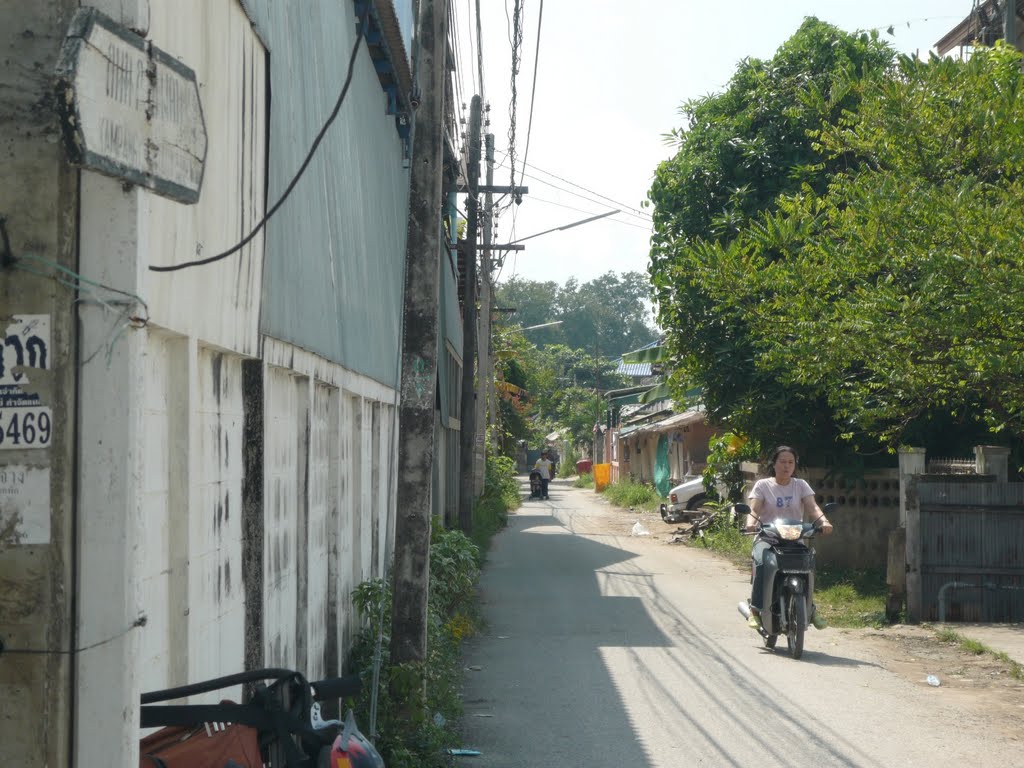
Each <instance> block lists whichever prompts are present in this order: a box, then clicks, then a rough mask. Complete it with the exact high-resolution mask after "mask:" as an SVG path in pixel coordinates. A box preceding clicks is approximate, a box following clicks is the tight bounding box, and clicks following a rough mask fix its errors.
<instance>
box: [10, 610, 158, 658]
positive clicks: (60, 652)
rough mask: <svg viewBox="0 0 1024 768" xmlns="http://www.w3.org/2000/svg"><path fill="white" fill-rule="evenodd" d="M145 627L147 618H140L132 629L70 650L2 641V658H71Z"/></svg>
mask: <svg viewBox="0 0 1024 768" xmlns="http://www.w3.org/2000/svg"><path fill="white" fill-rule="evenodd" d="M144 626H146V617H145V616H140V617H139V618H137V619H136V620H135V621H134V622H133V623H132V625H131V626H130V627H128V628H127V629H125V630H124V631H122V632H118V633H117V634H116V635H113V636H111V637H108V638H106V639H105V640H99V641H97V642H95V643H92V644H91V645H86V646H84V647H82V648H70V649H68V650H64V649H63V648H56V649H54V648H8V647H7V646H6V645H4V641H3V640H0V656H2V655H3V654H5V653H17V654H22V655H29V656H70V655H71V654H75V653H82V652H83V651H91V650H92V649H93V648H99V647H100V646H101V645H106V644H107V643H112V642H114V641H115V640H117V639H118V638H121V637H124V636H125V635H127V634H128V633H129V632H131V631H132V630H133V629H137V628H138V627H144Z"/></svg>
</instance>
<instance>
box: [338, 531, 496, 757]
mask: <svg viewBox="0 0 1024 768" xmlns="http://www.w3.org/2000/svg"><path fill="white" fill-rule="evenodd" d="M478 561H479V552H478V548H477V546H476V545H475V544H474V543H473V542H472V541H470V540H469V538H467V537H466V535H465V534H463V533H462V532H461V531H458V530H445V529H444V528H442V527H441V526H440V525H439V524H436V521H435V525H434V527H433V529H432V532H431V543H430V584H429V586H428V590H429V597H428V600H427V657H426V659H425V660H424V661H423V662H422V663H413V664H398V665H391V664H389V663H388V661H387V660H388V659H389V658H390V646H391V604H392V592H391V584H390V583H389V582H385V581H384V580H382V579H373V580H370V581H364V582H363V583H361V584H360V585H359V586H357V587H356V588H355V590H354V591H353V593H352V598H353V602H354V604H355V607H356V610H357V611H358V612H359V615H360V617H361V618H362V619H363V621H364V622H365V623H366V625H365V626H364V628H363V630H362V631H361V632H360V634H359V636H358V638H357V640H356V643H355V646H354V648H353V650H352V654H351V666H352V667H353V668H354V669H355V670H357V671H358V672H359V674H360V675H361V677H362V678H363V683H364V685H363V690H362V692H361V694H360V696H359V698H358V700H357V702H356V706H355V707H354V709H355V711H356V713H357V719H358V720H359V722H360V723H361V724H362V725H363V727H364V728H366V729H369V725H370V707H371V702H372V694H373V666H374V658H375V657H376V655H377V653H378V652H379V654H380V660H381V661H380V664H381V668H380V679H379V681H378V685H377V731H378V733H377V734H372V735H373V736H374V738H375V746H376V747H377V749H378V750H379V751H380V753H381V755H382V756H383V757H384V760H385V763H386V764H387V765H388V766H389V768H391V767H392V766H393V767H394V768H444V767H445V766H448V765H449V764H450V759H449V757H448V755H447V754H446V752H445V750H446V748H447V747H450V746H451V745H452V744H455V743H457V739H458V737H457V735H456V734H455V733H454V732H453V730H452V727H451V725H452V724H454V723H455V722H456V721H457V718H458V717H459V716H460V715H461V714H462V702H461V698H460V696H459V689H460V686H461V682H462V667H461V665H460V663H459V651H460V645H461V642H462V640H464V639H465V638H466V637H468V636H470V635H472V634H473V633H474V632H475V631H476V629H477V627H478V626H479V617H478V616H477V614H476V609H475V606H476V599H475V598H476V594H475V590H476V583H477V580H478V578H479V573H480V571H479V565H478ZM396 692H397V696H396Z"/></svg>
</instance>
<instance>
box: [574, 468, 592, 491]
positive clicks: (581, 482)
mask: <svg viewBox="0 0 1024 768" xmlns="http://www.w3.org/2000/svg"><path fill="white" fill-rule="evenodd" d="M573 486H575V487H576V488H593V487H594V474H593V473H592V472H584V473H583V474H582V475H578V476H577V477H576V479H575V480H574V481H573Z"/></svg>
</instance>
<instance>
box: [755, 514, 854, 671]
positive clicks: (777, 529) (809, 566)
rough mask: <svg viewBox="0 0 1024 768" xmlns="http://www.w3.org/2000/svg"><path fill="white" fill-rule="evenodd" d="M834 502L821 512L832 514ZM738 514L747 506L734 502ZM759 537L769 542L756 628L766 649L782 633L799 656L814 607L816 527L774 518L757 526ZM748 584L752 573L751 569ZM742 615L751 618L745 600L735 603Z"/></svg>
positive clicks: (800, 521)
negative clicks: (760, 608) (759, 621)
mask: <svg viewBox="0 0 1024 768" xmlns="http://www.w3.org/2000/svg"><path fill="white" fill-rule="evenodd" d="M837 506H838V505H837V504H834V503H832V504H826V505H825V508H824V510H823V511H824V512H825V514H826V515H828V516H829V517H831V515H832V513H833V512H834V511H835V509H836V508H837ZM735 508H736V514H737V515H749V514H750V507H749V506H748V505H746V504H736V505H735ZM757 532H759V533H760V534H761V537H762V538H763V539H765V540H767V541H768V543H769V548H768V549H767V550H766V551H765V553H764V566H763V567H764V594H763V596H762V600H761V605H763V606H764V608H763V609H762V610H761V627H760V629H759V630H758V631H759V632H760V633H761V637H762V639H763V640H764V645H765V647H766V648H774V647H775V643H776V641H777V640H778V638H779V635H780V634H785V636H786V643H787V645H788V646H789V653H790V655H791V656H792V657H793V658H794V659H799V658H800V657H801V656H802V655H803V652H804V632H805V630H806V629H807V626H808V624H809V623H810V620H811V611H812V610H813V609H814V606H813V599H814V594H813V592H814V548H813V547H812V546H811V545H810V540H811V539H813V538H814V537H815V536H816V535H817V533H818V529H817V528H816V527H815V526H814V525H813V524H812V523H805V522H804V521H803V520H802V519H800V520H775V521H773V522H770V523H762V524H760V525H759V526H758V530H757ZM750 578H751V583H753V578H754V572H753V568H751V572H750ZM737 608H738V609H739V612H740V613H741V614H742V615H743V617H744V618H746V619H749V618H750V605H749V604H748V603H747V601H746V600H742V601H740V604H739V605H738V606H737Z"/></svg>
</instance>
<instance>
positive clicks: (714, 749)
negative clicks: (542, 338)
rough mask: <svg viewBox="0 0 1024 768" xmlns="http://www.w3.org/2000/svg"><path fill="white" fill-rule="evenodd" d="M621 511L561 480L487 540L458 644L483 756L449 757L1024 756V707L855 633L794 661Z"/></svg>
mask: <svg viewBox="0 0 1024 768" xmlns="http://www.w3.org/2000/svg"><path fill="white" fill-rule="evenodd" d="M524 496H528V491H525V490H524ZM627 514H628V513H624V512H623V511H621V510H615V509H614V508H612V507H610V506H609V505H607V504H606V503H604V502H603V501H602V500H601V498H600V497H599V496H598V495H597V494H595V493H594V492H593V491H592V490H583V489H576V488H572V487H571V486H570V485H569V484H568V482H567V481H558V482H556V483H554V484H553V485H552V489H551V499H550V500H549V501H539V500H529V499H527V500H526V501H524V503H523V506H522V507H521V508H520V509H519V510H518V511H517V512H515V513H514V514H513V515H512V516H511V517H510V521H509V527H508V528H507V529H506V530H505V531H503V532H501V533H500V534H499V535H498V536H497V537H496V538H495V540H494V544H493V546H492V549H491V552H490V553H489V556H488V563H487V566H486V568H485V571H484V574H483V577H482V580H481V593H482V600H483V608H484V615H485V620H486V622H487V626H486V627H485V629H484V630H483V632H482V633H481V634H480V635H478V636H477V637H475V638H473V639H472V640H471V641H469V642H468V643H467V648H466V654H465V665H466V671H465V682H464V690H463V695H464V702H465V718H464V743H463V744H462V745H460V746H462V747H466V748H471V749H475V750H479V751H480V753H481V754H480V755H479V756H475V757H458V758H456V764H457V765H459V766H478V767H479V768H527V767H530V768H535V767H540V766H544V767H547V766H574V767H575V766H580V767H584V766H585V767H586V768H679V767H680V766H758V768H763V767H767V766H786V767H787V768H788V767H789V766H863V767H864V768H883V767H885V768H888V766H901V767H903V766H921V767H922V768H925V767H927V768H937V767H941V766H957V767H958V768H960V767H962V766H971V767H974V768H976V767H977V766H989V765H991V766H1014V765H1017V766H1019V765H1024V751H1022V744H1021V742H1020V741H1019V739H1020V738H1021V729H1020V726H1019V724H1020V723H1021V722H1024V721H1021V720H1020V719H1015V718H1019V717H1020V715H1024V701H1022V702H1020V703H1019V704H1016V705H1013V706H1018V707H1021V708H1018V709H1016V713H1014V712H1013V711H1010V712H1009V715H1007V712H1006V710H1005V708H1004V710H1003V711H1002V714H1001V715H1000V716H999V717H994V716H990V712H989V711H988V710H987V709H986V708H985V707H984V706H981V705H979V704H978V701H977V700H975V699H969V698H964V697H962V696H959V695H958V692H957V691H956V690H953V689H952V688H950V687H946V686H940V687H932V686H929V685H928V684H927V683H926V682H925V680H924V678H923V676H922V678H921V679H919V680H918V679H914V678H913V677H912V676H911V677H908V676H907V675H900V674H896V673H894V672H892V671H890V669H887V661H888V659H886V658H884V656H883V655H882V654H883V651H880V648H879V645H878V644H872V643H870V642H866V641H865V639H864V638H863V637H862V636H860V635H858V634H856V633H854V632H846V631H843V630H837V629H831V628H830V629H826V630H824V631H821V632H817V631H815V630H813V629H809V630H808V633H807V638H806V643H805V650H804V656H803V658H802V659H801V660H799V661H795V660H793V659H791V658H790V657H789V655H788V654H787V652H786V643H785V638H780V639H779V648H778V650H777V651H775V652H771V651H767V650H764V649H763V648H762V647H761V642H760V638H759V636H758V635H757V634H756V633H754V632H753V631H752V630H750V629H748V628H747V626H746V623H745V622H744V621H743V619H742V618H741V617H740V615H739V613H738V612H737V611H736V603H737V602H738V601H739V600H740V599H742V598H744V597H746V596H747V595H748V594H749V583H748V580H747V579H746V578H745V577H744V574H743V573H742V571H740V570H738V569H737V568H736V567H735V566H732V565H730V564H729V563H727V562H725V561H723V560H721V559H718V558H716V557H715V556H714V555H712V554H710V553H708V552H707V551H703V550H700V549H695V548H693V547H688V546H683V545H669V544H667V543H666V538H665V537H664V536H661V537H658V538H655V537H643V536H641V537H633V536H631V535H629V534H630V529H631V527H632V523H633V518H630V517H625V515H627ZM645 522H646V524H647V525H648V526H649V527H654V526H655V525H656V526H658V528H659V529H658V530H657V531H656V532H657V533H662V534H663V533H664V532H665V531H664V528H665V526H664V525H663V524H662V523H661V522H660V520H656V521H652V520H651V518H650V517H648V518H647V519H646V521H645Z"/></svg>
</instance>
